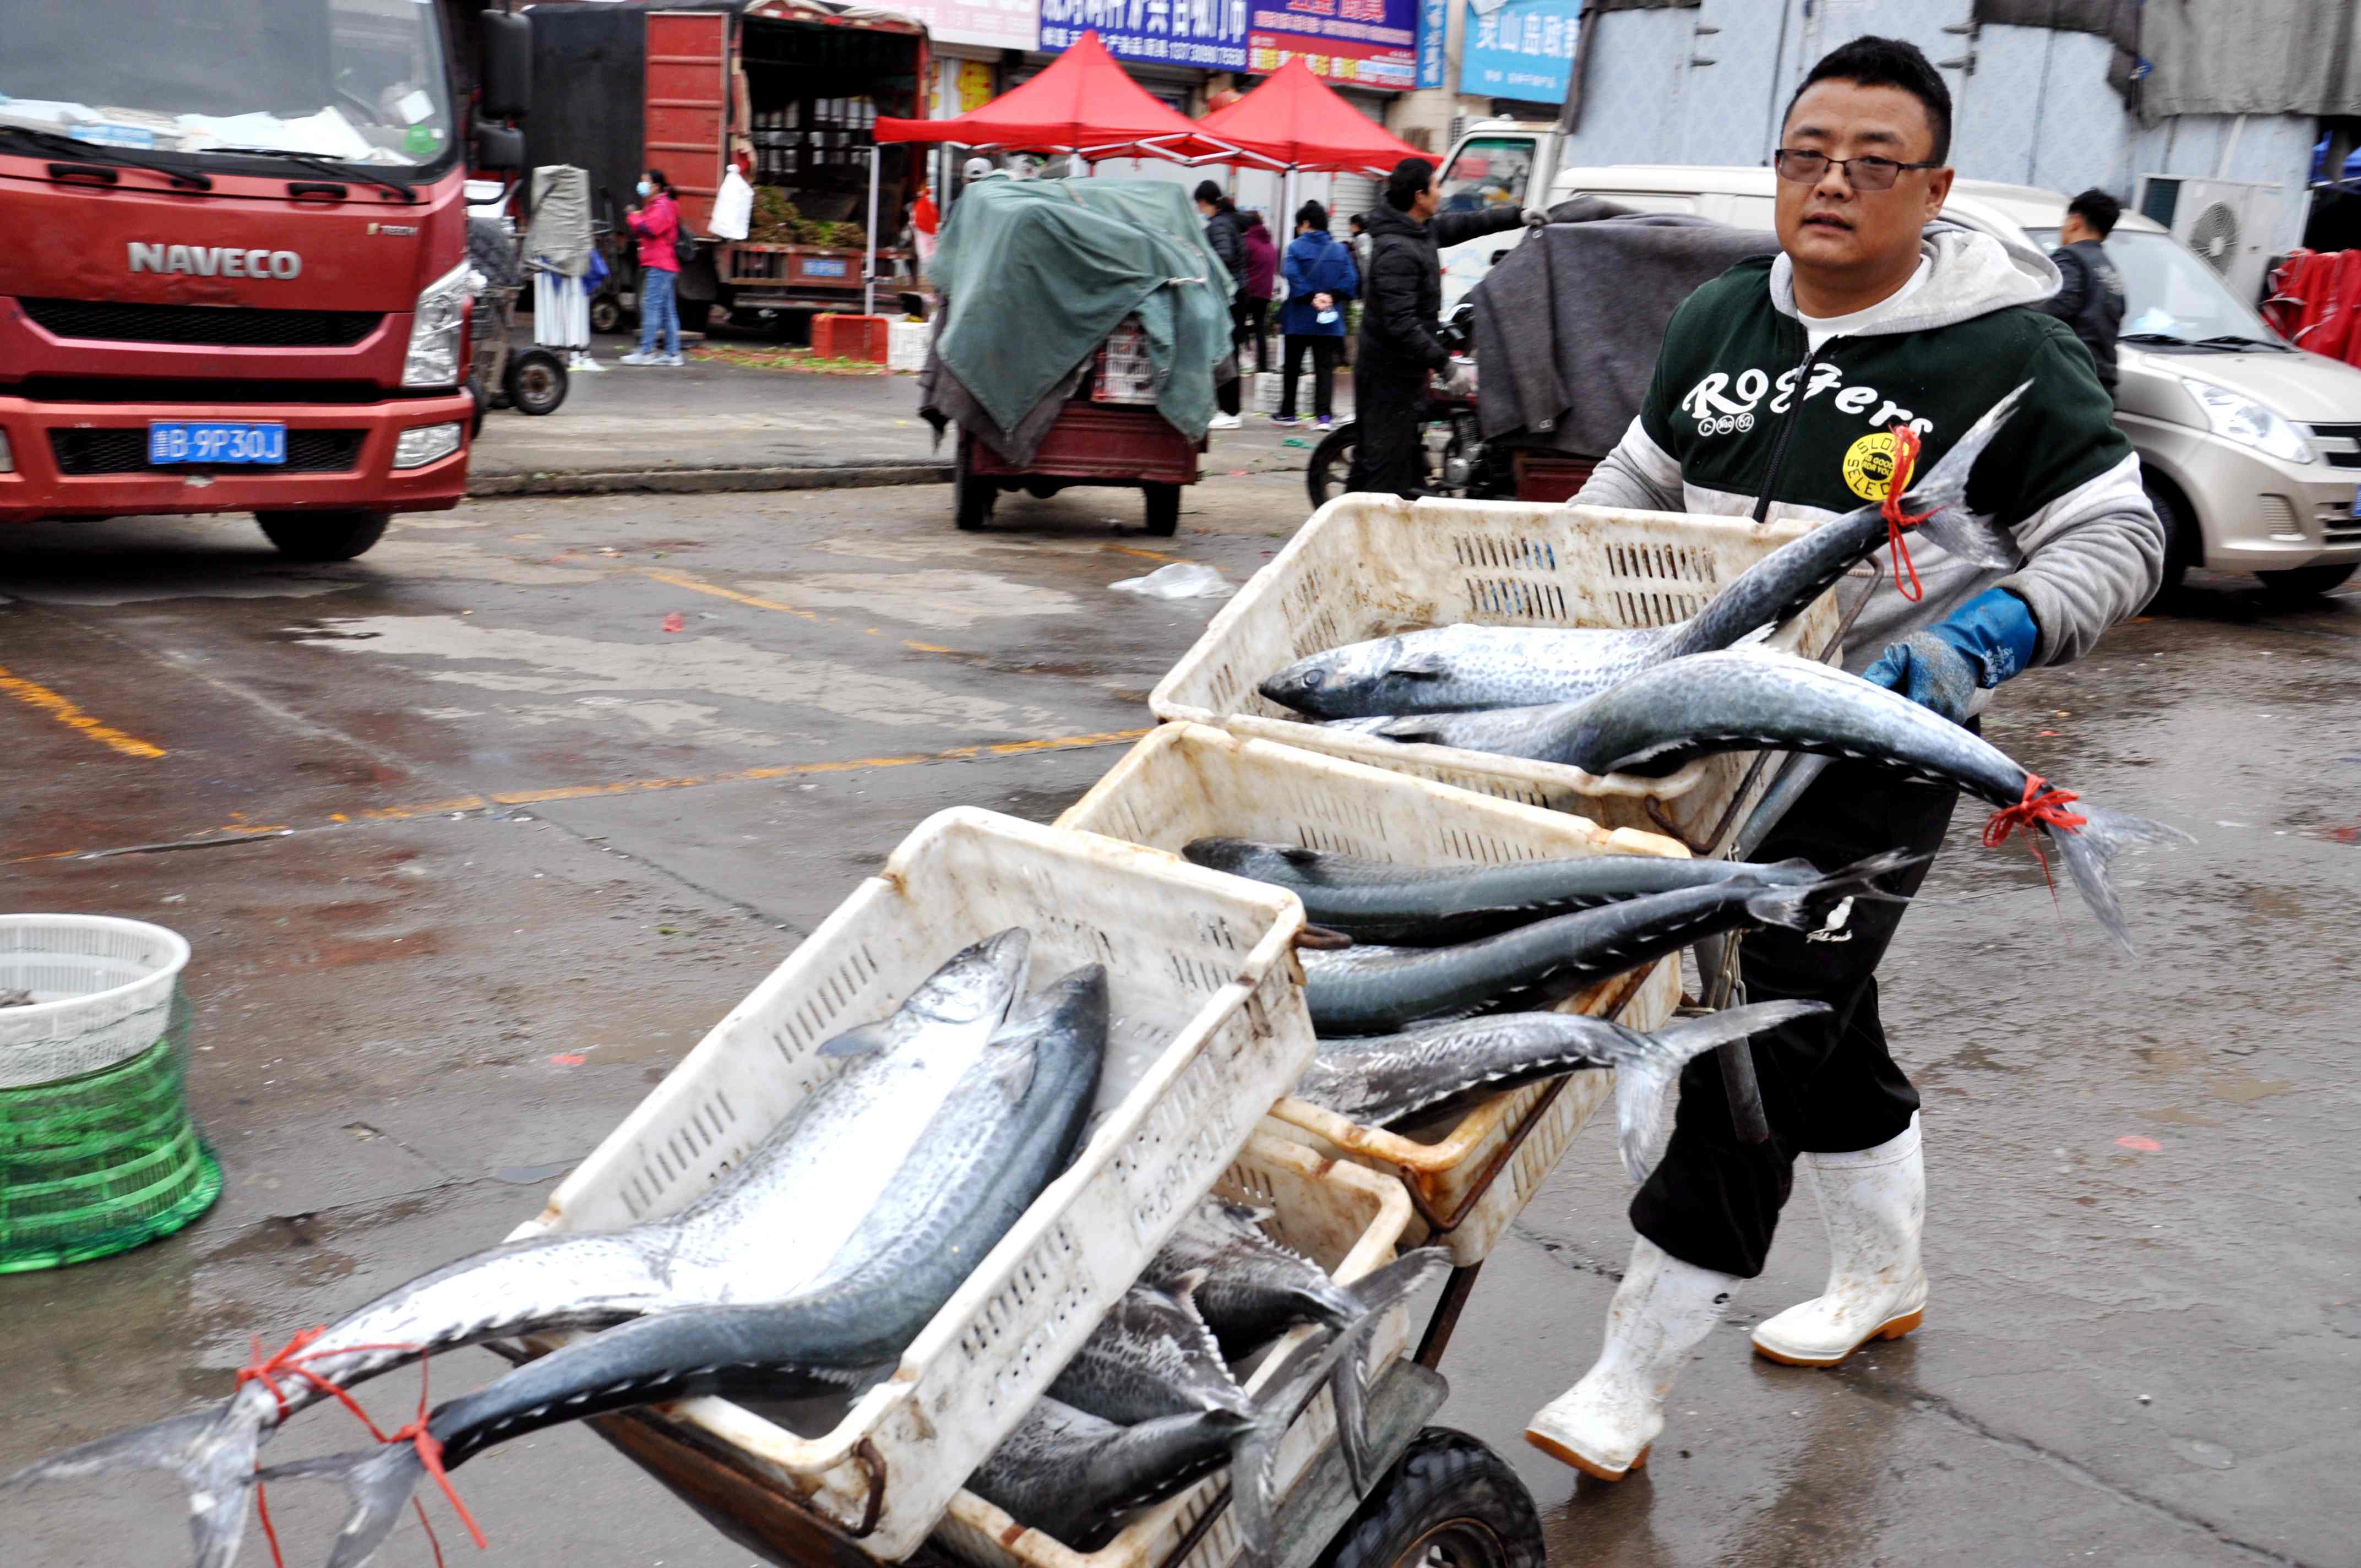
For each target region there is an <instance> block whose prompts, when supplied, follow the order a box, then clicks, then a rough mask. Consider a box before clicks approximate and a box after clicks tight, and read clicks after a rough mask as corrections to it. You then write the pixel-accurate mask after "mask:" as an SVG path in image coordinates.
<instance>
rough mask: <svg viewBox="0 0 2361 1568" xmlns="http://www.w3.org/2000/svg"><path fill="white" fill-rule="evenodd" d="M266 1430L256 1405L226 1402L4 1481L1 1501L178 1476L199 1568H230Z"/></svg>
mask: <svg viewBox="0 0 2361 1568" xmlns="http://www.w3.org/2000/svg"><path fill="white" fill-rule="evenodd" d="M262 1426H263V1422H262V1420H261V1418H260V1417H259V1416H258V1415H257V1414H256V1413H255V1411H254V1409H253V1408H252V1407H251V1406H241V1405H240V1404H239V1402H238V1401H237V1400H236V1399H235V1398H232V1399H227V1400H224V1401H223V1402H222V1403H220V1404H218V1405H214V1406H211V1407H209V1408H208V1409H202V1410H192V1411H190V1412H189V1413H188V1414H186V1415H180V1416H170V1417H168V1418H166V1419H165V1420H160V1421H155V1422H152V1423H150V1424H149V1425H147V1426H144V1427H138V1428H136V1429H134V1430H133V1431H126V1432H118V1433H116V1434H115V1436H113V1437H103V1438H100V1439H98V1440H97V1441H95V1442H85V1443H83V1444H82V1445H81V1446H80V1447H78V1448H70V1449H68V1450H66V1451H65V1452H64V1453H60V1454H55V1455H52V1456H51V1457H49V1458H48V1459H44V1460H41V1461H39V1462H38V1463H37V1464H28V1465H27V1466H26V1467H25V1468H23V1469H22V1470H19V1471H17V1472H16V1474H15V1475H10V1476H7V1477H5V1479H0V1497H5V1496H6V1495H7V1494H8V1493H11V1492H14V1491H16V1490H18V1489H20V1488H22V1487H26V1486H33V1485H35V1484H37V1483H38V1482H42V1481H54V1480H65V1479H71V1478H74V1477H79V1476H86V1475H112V1474H114V1473H115V1472H117V1471H124V1470H165V1471H170V1473H171V1474H172V1475H177V1476H179V1477H180V1480H181V1485H182V1486H185V1487H187V1488H188V1493H189V1533H190V1535H191V1537H192V1538H193V1540H194V1541H195V1544H196V1550H197V1568H228V1565H229V1564H230V1563H232V1562H234V1561H235V1560H236V1557H237V1549H238V1543H239V1542H240V1541H242V1540H243V1539H244V1538H245V1535H246V1491H247V1486H248V1485H250V1484H251V1483H252V1481H253V1480H254V1456H255V1453H256V1452H257V1451H258V1449H259V1448H260V1447H261V1444H262Z"/></svg>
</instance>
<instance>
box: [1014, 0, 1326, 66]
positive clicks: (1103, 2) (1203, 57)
mask: <svg viewBox="0 0 2361 1568" xmlns="http://www.w3.org/2000/svg"><path fill="white" fill-rule="evenodd" d="M1337 3H1338V4H1343V3H1345V0H1337ZM1040 4H1041V46H1040V47H1041V48H1042V49H1046V50H1048V51H1049V52H1050V53H1053V54H1054V53H1058V52H1060V51H1061V50H1064V49H1071V47H1073V46H1074V45H1075V44H1078V43H1080V42H1081V41H1082V35H1083V34H1084V33H1087V32H1089V31H1091V30H1092V29H1093V28H1096V29H1097V31H1098V35H1099V41H1100V42H1101V43H1103V44H1104V45H1106V49H1107V52H1108V53H1109V54H1111V55H1113V56H1115V58H1116V59H1117V60H1144V61H1148V62H1151V63H1153V64H1157V65H1187V66H1194V67H1196V68H1197V69H1198V70H1201V71H1244V70H1246V9H1247V7H1246V0H1040Z"/></svg>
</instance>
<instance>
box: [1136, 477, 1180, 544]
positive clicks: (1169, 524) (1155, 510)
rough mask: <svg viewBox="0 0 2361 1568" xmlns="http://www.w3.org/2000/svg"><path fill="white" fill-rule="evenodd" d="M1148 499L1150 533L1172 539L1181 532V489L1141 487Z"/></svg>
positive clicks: (1158, 486) (1161, 486)
mask: <svg viewBox="0 0 2361 1568" xmlns="http://www.w3.org/2000/svg"><path fill="white" fill-rule="evenodd" d="M1139 488H1140V490H1141V492H1142V493H1143V494H1144V495H1146V496H1147V497H1148V532H1150V533H1153V534H1157V535H1159V537H1161V538H1165V539H1170V538H1171V537H1172V536H1173V535H1174V534H1175V533H1178V532H1180V486H1178V485H1157V484H1148V485H1142V486H1140V487H1139Z"/></svg>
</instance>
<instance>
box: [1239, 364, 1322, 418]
mask: <svg viewBox="0 0 2361 1568" xmlns="http://www.w3.org/2000/svg"><path fill="white" fill-rule="evenodd" d="M1253 376H1254V406H1255V412H1257V413H1265V414H1275V413H1277V412H1278V411H1279V400H1280V399H1282V398H1284V397H1285V396H1286V395H1287V378H1286V377H1285V376H1283V375H1281V374H1280V373H1279V371H1276V370H1257V371H1255V372H1253ZM1295 411H1296V412H1297V413H1298V414H1299V415H1301V416H1302V417H1303V418H1305V419H1309V418H1311V417H1312V378H1311V376H1310V375H1308V374H1306V375H1301V376H1298V377H1297V378H1295Z"/></svg>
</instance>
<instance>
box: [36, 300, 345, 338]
mask: <svg viewBox="0 0 2361 1568" xmlns="http://www.w3.org/2000/svg"><path fill="white" fill-rule="evenodd" d="M17 303H19V304H21V305H23V306H24V307H25V313H26V314H27V315H28V316H30V317H32V318H33V321H34V323H36V324H37V325H38V326H40V327H41V328H43V329H44V330H46V331H48V332H49V333H52V334H55V335H57V336H59V337H73V338H81V339H83V340H85V341H95V342H104V343H170V344H184V345H205V346H208V347H220V348H349V347H351V346H352V345H354V344H356V343H358V342H359V341H360V340H361V339H363V338H365V337H367V336H368V334H371V333H373V332H375V331H376V330H377V327H378V323H379V322H381V321H383V320H385V317H384V315H383V314H382V313H379V312H376V311H258V310H248V309H247V308H246V307H245V306H242V305H131V304H121V303H116V302H109V301H99V300H20V301H18V302H17Z"/></svg>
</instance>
